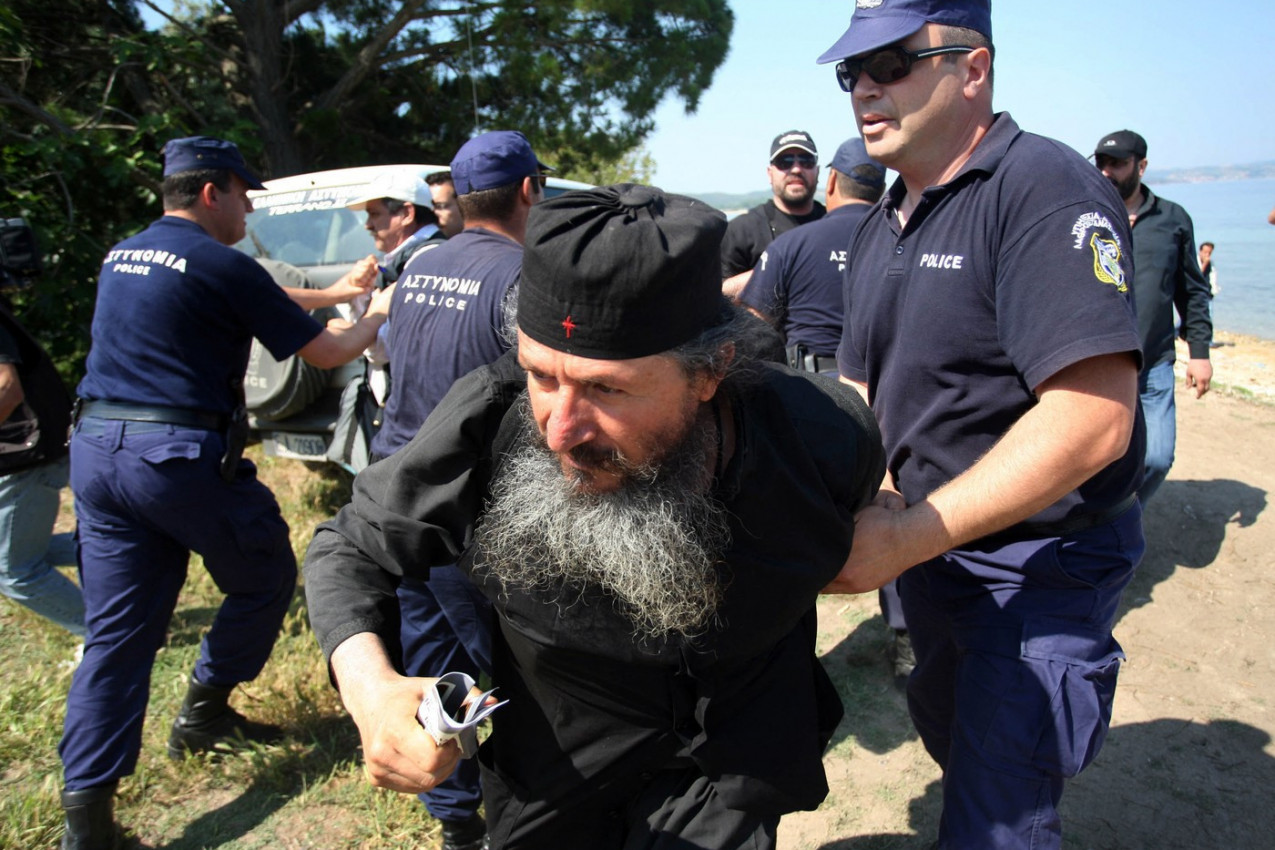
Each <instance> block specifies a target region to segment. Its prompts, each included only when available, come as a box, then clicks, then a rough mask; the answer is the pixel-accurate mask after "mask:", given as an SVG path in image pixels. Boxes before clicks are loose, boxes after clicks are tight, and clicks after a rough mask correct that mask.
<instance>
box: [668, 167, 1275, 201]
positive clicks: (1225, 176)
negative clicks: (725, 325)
mask: <svg viewBox="0 0 1275 850" xmlns="http://www.w3.org/2000/svg"><path fill="white" fill-rule="evenodd" d="M1268 178H1275V160H1271V161H1267V162H1250V163H1247V164H1245V165H1209V166H1199V167H1195V168H1152V169H1148V170H1147V175H1146V182H1148V183H1207V182H1209V181H1212V180H1263V179H1268ZM824 179H826V178H824ZM890 179H891V180H893V179H894V174H893V173H891V174H890ZM819 184H820V185H819V193H818V194H817V195H816V196H815V197H817V198H818V199H819V200H820V201H822V200H823V179H821V180H820V181H819ZM692 196H693V197H695V198H698V199H699V200H701V201H703V202H704V203H706V204H711V205H712V206H715V207H717V208H718V209H719V210H728V211H729V210H746V209H748V208H749V207H755V206H757V205H758V204H763V203H765V202H766V201H767V200H769V199H770V192H768V191H766V190H764V189H763V190H761V191H758V192H745V193H742V194H731V193H729V192H696V193H693V195H692Z"/></svg>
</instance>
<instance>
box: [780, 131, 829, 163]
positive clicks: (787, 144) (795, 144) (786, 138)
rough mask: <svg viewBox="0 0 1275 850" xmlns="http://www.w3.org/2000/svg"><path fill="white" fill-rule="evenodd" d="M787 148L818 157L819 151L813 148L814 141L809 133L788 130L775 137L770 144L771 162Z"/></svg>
mask: <svg viewBox="0 0 1275 850" xmlns="http://www.w3.org/2000/svg"><path fill="white" fill-rule="evenodd" d="M789 148H797V149H798V150H803V151H805V152H806V153H808V154H810V155H811V156H818V155H819V149H818V148H816V147H815V140H814V139H812V138H810V134H809V133H807V132H806V131H805V130H788V131H787V132H785V133H780V134H779V135H778V136H775V140H774V141H773V142H771V143H770V158H771V161H774V159H775V157H776V156H777V155H778V154H779V153H780V152H781V151H786V150H788V149H789Z"/></svg>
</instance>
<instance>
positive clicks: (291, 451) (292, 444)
mask: <svg viewBox="0 0 1275 850" xmlns="http://www.w3.org/2000/svg"><path fill="white" fill-rule="evenodd" d="M263 442H264V443H265V446H264V448H265V452H266V454H268V455H274V456H275V457H286V458H293V459H295V460H317V461H322V460H327V454H328V440H327V438H326V437H324V436H323V435H321V434H288V433H285V432H281V431H276V432H275V433H273V434H271V435H270V438H269V439H268V440H266V441H263Z"/></svg>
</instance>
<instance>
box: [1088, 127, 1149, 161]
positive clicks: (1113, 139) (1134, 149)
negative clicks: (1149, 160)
mask: <svg viewBox="0 0 1275 850" xmlns="http://www.w3.org/2000/svg"><path fill="white" fill-rule="evenodd" d="M1098 154H1102V155H1103V156H1111V157H1115V158H1116V159H1128V158H1129V157H1131V156H1132V157H1136V158H1138V159H1143V158H1145V157H1146V155H1147V140H1146V139H1144V138H1142V137H1141V136H1139V135H1138V134H1137V133H1135V132H1133V131H1132V130H1117V131H1116V132H1114V133H1108V134H1107V135H1105V136H1103V137H1102V138H1101V139H1099V140H1098V146H1097V147H1095V148H1094V149H1093V155H1094V156H1097V155H1098Z"/></svg>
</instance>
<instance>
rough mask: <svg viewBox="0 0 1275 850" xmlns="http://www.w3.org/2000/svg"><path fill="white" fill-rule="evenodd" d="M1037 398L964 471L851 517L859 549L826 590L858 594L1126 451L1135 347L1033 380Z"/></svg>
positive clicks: (1035, 507) (1134, 392)
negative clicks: (922, 495) (916, 496)
mask: <svg viewBox="0 0 1275 850" xmlns="http://www.w3.org/2000/svg"><path fill="white" fill-rule="evenodd" d="M1036 396H1037V398H1038V402H1037V404H1036V405H1035V406H1034V407H1033V408H1032V409H1031V410H1029V411H1028V412H1027V413H1026V414H1025V415H1024V416H1023V417H1022V418H1021V419H1019V420H1018V422H1016V423H1015V424H1014V425H1013V427H1011V428H1010V429H1009V430H1008V431H1007V432H1006V433H1005V435H1004V436H1003V437H1001V439H1000V441H999V442H997V443H996V445H995V446H993V447H992V449H991V451H989V452H988V453H987V454H986V455H984V456H983V457H982V458H981V459H980V460H979V461H978V462H977V463H975V464H974V465H973V466H971V467H970V468H969V469H967V470H966V471H965V472H964V473H962V474H961V475H959V476H957V477H956V478H954V479H952V480H951V481H949V482H948V483H947V484H945V485H944V486H942V487H940V488H939V489H938V490H936V491H934V492H933V493H931V494H930V496H929V498H927V499H925V500H923V501H921V502H918V503H916V504H914V505H910V506H908V507H907V508H906V509H904V510H890V509H888V508H887V507H885V506H882V505H881V504H880V503H877V504H873V505H870V506H868V507H867V508H864V509H863V510H862V511H860V512H859V514H858V515H857V516H856V517H855V534H854V547H853V549H852V550H851V552H850V557H849V558H848V559H847V561H846V563H845V566H843V567H842V569H841V572H840V574H838V576H837V578H835V579H834V580H833V581H832V583H831V584H829V585H828V587H827V589H826V592H828V593H862V592H864V591H868V590H873V589H875V588H878V587H880V586H881V585H883V584H885V583H886V582H888V581H890V580H891V579H894V578H895V577H897V576H898V575H899V574H900V573H902V572H903V571H904V570H906V569H908V568H909V567H912V566H914V565H916V564H919V563H922V562H923V561H927V560H929V559H930V558H934V557H936V556H938V555H941V554H942V553H944V552H946V551H948V550H949V549H953V548H955V547H957V546H960V545H961V544H963V543H968V542H969V541H971V540H977V539H978V538H980V537H984V536H986V535H988V534H993V533H995V532H997V531H1000V530H1002V529H1005V528H1008V527H1009V526H1011V525H1013V524H1014V523H1017V522H1021V521H1022V520H1025V519H1027V518H1028V517H1031V516H1033V515H1035V514H1036V513H1038V512H1039V511H1041V510H1043V509H1044V508H1046V507H1048V506H1049V505H1052V504H1053V503H1054V502H1056V501H1058V500H1059V499H1061V498H1062V497H1063V496H1065V495H1066V494H1067V493H1070V492H1071V491H1072V490H1074V489H1076V488H1077V487H1079V486H1080V485H1081V484H1083V483H1084V482H1085V481H1087V480H1089V479H1090V478H1092V477H1093V476H1094V475H1095V474H1096V473H1098V472H1099V471H1101V470H1102V469H1103V468H1104V467H1106V466H1107V465H1108V464H1110V463H1112V462H1114V461H1116V460H1118V459H1119V458H1120V457H1122V456H1123V455H1124V453H1125V451H1126V450H1127V449H1128V446H1129V438H1130V436H1131V435H1132V433H1133V426H1134V421H1135V417H1136V411H1137V404H1138V370H1137V364H1136V362H1135V359H1134V355H1133V354H1132V353H1128V352H1123V353H1116V354H1105V355H1101V356H1098V357H1091V358H1088V359H1086V360H1081V361H1079V362H1077V363H1073V364H1072V365H1070V366H1068V367H1066V368H1064V369H1062V370H1061V371H1059V372H1057V373H1056V374H1054V375H1052V376H1051V377H1049V378H1048V379H1046V380H1045V381H1044V382H1042V383H1041V384H1040V386H1038V387H1037V388H1036Z"/></svg>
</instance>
